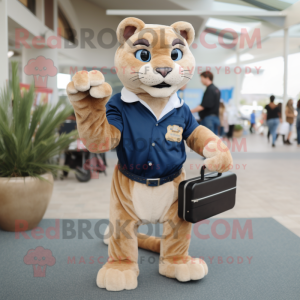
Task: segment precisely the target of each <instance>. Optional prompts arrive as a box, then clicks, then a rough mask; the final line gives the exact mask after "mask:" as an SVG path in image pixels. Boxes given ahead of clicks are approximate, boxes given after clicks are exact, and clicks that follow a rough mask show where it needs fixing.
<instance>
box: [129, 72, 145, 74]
mask: <svg viewBox="0 0 300 300" xmlns="http://www.w3.org/2000/svg"><path fill="white" fill-rule="evenodd" d="M134 73H139V74H144V73H142V72H131V73H130V74H134Z"/></svg>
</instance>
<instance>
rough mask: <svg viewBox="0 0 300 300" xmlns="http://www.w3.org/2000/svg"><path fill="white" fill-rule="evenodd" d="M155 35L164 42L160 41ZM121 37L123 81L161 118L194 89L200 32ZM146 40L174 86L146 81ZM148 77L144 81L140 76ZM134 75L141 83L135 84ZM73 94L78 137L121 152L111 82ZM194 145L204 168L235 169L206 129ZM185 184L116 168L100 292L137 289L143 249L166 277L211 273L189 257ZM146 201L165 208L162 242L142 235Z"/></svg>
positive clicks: (180, 29)
mask: <svg viewBox="0 0 300 300" xmlns="http://www.w3.org/2000/svg"><path fill="white" fill-rule="evenodd" d="M161 29H162V31H161ZM162 34H164V38H163V36H162ZM155 36H157V39H156V40H155ZM117 37H118V40H119V42H120V43H121V45H120V47H119V48H118V50H117V52H116V56H115V65H116V67H117V69H118V76H119V78H120V80H121V81H122V83H123V84H124V86H125V87H126V88H127V89H128V90H129V91H131V92H133V93H135V94H136V95H138V97H139V98H140V99H141V100H143V101H144V102H146V103H147V104H148V106H150V108H151V109H152V111H153V112H154V114H155V115H156V117H157V118H159V116H160V114H161V113H162V111H163V109H164V107H165V106H166V104H167V103H168V100H169V99H170V96H171V95H172V94H174V93H175V92H176V91H177V90H178V88H180V87H181V86H183V85H185V84H186V83H187V82H188V80H189V79H187V78H185V77H183V76H182V75H183V74H184V75H187V76H189V77H191V76H192V74H193V72H194V67H195V60H194V57H193V55H192V54H191V52H190V50H189V48H188V45H190V44H191V43H192V41H193V39H194V29H193V28H192V26H191V25H190V24H189V23H186V22H177V23H175V24H173V25H171V26H161V25H146V24H144V22H143V21H141V20H139V19H136V18H126V19H125V20H123V21H122V22H121V23H120V25H119V26H118V29H117ZM141 38H145V39H147V40H148V41H149V43H150V44H151V45H150V47H149V49H150V51H151V55H152V59H151V61H150V63H148V64H147V66H148V67H149V70H150V69H151V70H152V71H153V70H155V68H157V67H171V68H173V70H172V72H173V73H172V74H171V73H170V74H171V75H170V76H169V74H168V79H163V78H161V76H160V75H157V74H154V73H149V74H146V72H145V70H146V69H145V66H146V64H145V62H141V61H139V60H137V59H136V58H135V57H134V52H135V51H137V49H142V48H144V46H135V47H134V46H132V44H133V43H134V42H135V41H136V40H137V39H141ZM176 38H179V39H181V40H182V41H183V42H184V44H185V46H184V47H183V46H180V45H176V46H175V47H170V45H171V44H172V41H173V40H174V39H176ZM173 48H180V49H181V50H182V52H183V58H182V59H181V60H180V61H178V62H174V61H172V60H171V59H170V53H171V50H172V49H173ZM180 68H181V69H182V70H187V69H188V70H190V72H189V73H186V71H185V73H184V72H183V71H181V70H180ZM141 70H143V76H144V77H143V76H140V74H139V73H134V72H140V71H141ZM176 72H178V74H177V73H176ZM137 74H138V75H137ZM148 75H149V77H147V76H148ZM133 76H136V77H135V78H138V80H133V79H132V78H133ZM159 76H160V77H159ZM142 77H143V78H142ZM159 80H160V81H159ZM163 80H165V81H166V82H167V80H170V83H169V84H170V85H171V87H170V88H163V89H155V88H153V87H151V85H154V84H153V83H152V84H148V83H147V82H150V83H151V82H157V83H155V84H158V83H161V82H162V81H163ZM67 93H68V97H69V99H70V101H71V103H72V105H73V107H74V110H75V114H76V119H77V126H78V132H79V135H80V137H81V138H82V139H83V142H84V144H85V145H86V147H87V148H88V149H89V150H90V151H91V152H105V151H109V150H110V149H112V148H114V147H116V146H117V145H118V144H119V141H120V139H121V133H120V131H119V130H118V129H117V128H116V127H114V126H112V125H110V124H109V123H108V121H107V119H106V108H105V104H106V103H107V101H108V100H109V98H110V96H111V93H112V89H111V87H110V86H109V84H107V83H105V81H104V76H103V75H102V74H101V73H100V72H99V71H92V72H85V71H82V72H78V73H76V74H75V75H74V77H73V79H72V82H70V83H69V85H68V87H67ZM187 144H188V146H189V147H191V148H192V149H193V150H194V151H196V152H197V153H199V154H200V155H205V156H206V157H208V159H207V160H206V161H205V163H206V164H207V166H208V167H209V168H212V169H215V170H217V171H220V172H221V171H225V170H227V168H228V166H227V164H230V163H232V158H231V155H230V153H229V151H228V149H227V148H226V146H225V145H224V144H223V143H222V142H221V141H220V140H219V139H218V138H217V137H216V136H215V135H214V134H213V133H212V132H211V131H210V130H208V129H206V128H204V127H203V126H199V127H197V128H196V129H195V130H194V131H193V133H192V134H191V135H190V136H189V138H188V139H187ZM209 164H212V166H209ZM218 164H220V165H221V166H219V165H218ZM184 179H185V172H184V171H183V172H182V173H181V175H180V176H178V177H177V178H176V179H174V180H173V182H169V183H166V184H164V185H162V186H160V187H147V186H146V185H143V184H141V183H137V182H135V181H132V180H130V179H129V178H128V177H126V176H125V175H123V174H122V173H121V172H120V171H119V170H118V169H117V168H116V169H115V171H114V174H113V179H112V187H111V195H110V226H109V228H108V230H107V233H108V237H105V242H107V243H108V245H109V246H108V255H109V260H108V262H107V263H106V264H105V265H104V266H103V267H102V268H101V269H100V271H99V272H98V275H97V279H96V282H97V285H98V286H99V287H100V288H106V289H107V290H110V291H120V290H124V289H127V290H130V289H134V288H136V287H137V284H138V283H137V277H138V275H139V268H138V246H139V247H141V248H144V249H148V250H151V251H154V252H159V253H160V263H159V273H160V274H161V275H164V276H167V277H170V278H176V279H177V280H179V281H188V280H199V279H201V278H203V277H204V276H205V275H206V274H207V272H208V269H207V265H206V264H205V262H204V261H202V260H200V259H193V258H192V257H191V256H189V254H188V249H189V244H190V237H191V230H192V224H191V223H188V222H186V221H184V220H182V219H180V218H179V217H178V186H179V183H180V182H181V181H182V180H184ZM146 195H147V197H146ZM149 195H150V196H149ZM139 197H140V199H141V202H140V203H139ZM143 197H144V198H143ZM149 197H150V198H149ZM151 197H153V199H151ZM142 200H146V202H142ZM147 201H151V205H154V206H155V205H160V203H161V205H162V207H159V208H160V211H157V214H152V212H151V211H150V212H149V213H150V214H149V218H150V219H151V222H161V223H163V236H162V238H161V239H159V238H155V237H149V236H147V235H143V234H139V233H138V232H137V229H138V227H139V226H140V225H141V224H143V223H145V222H147V221H150V220H142V219H141V218H142V217H143V216H144V215H145V214H144V211H143V209H142V208H143V204H142V203H147ZM163 205H164V206H163Z"/></svg>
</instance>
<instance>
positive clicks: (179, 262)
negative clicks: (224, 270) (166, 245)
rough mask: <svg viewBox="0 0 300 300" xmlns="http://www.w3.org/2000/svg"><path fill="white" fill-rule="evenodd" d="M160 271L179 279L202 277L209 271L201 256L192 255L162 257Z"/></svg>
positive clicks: (162, 273)
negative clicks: (194, 256)
mask: <svg viewBox="0 0 300 300" xmlns="http://www.w3.org/2000/svg"><path fill="white" fill-rule="evenodd" d="M159 273H160V274H161V275H164V276H166V277H169V278H176V279H177V280H178V281H182V282H185V281H190V280H199V279H202V278H203V277H204V276H205V275H207V273H208V268H207V264H206V263H205V261H204V260H202V259H200V258H192V257H190V256H185V257H184V256H183V257H180V258H178V257H174V258H168V259H161V261H160V264H159Z"/></svg>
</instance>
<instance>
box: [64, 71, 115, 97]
mask: <svg viewBox="0 0 300 300" xmlns="http://www.w3.org/2000/svg"><path fill="white" fill-rule="evenodd" d="M67 93H68V96H69V99H70V100H71V101H79V100H81V99H84V98H85V97H86V96H87V95H88V94H90V95H91V96H92V97H93V98H97V99H101V98H106V97H109V96H110V95H111V94H112V88H111V86H110V85H109V84H108V83H106V82H104V76H103V75H102V73H101V72H100V71H97V70H93V71H90V72H87V71H79V72H77V73H76V74H75V75H74V76H73V78H72V81H71V82H70V83H69V84H68V86H67Z"/></svg>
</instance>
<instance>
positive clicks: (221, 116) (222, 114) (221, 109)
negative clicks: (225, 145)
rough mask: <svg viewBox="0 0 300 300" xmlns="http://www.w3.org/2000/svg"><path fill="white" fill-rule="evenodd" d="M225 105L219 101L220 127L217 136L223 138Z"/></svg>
mask: <svg viewBox="0 0 300 300" xmlns="http://www.w3.org/2000/svg"><path fill="white" fill-rule="evenodd" d="M224 115H225V105H224V103H223V102H222V101H221V102H220V106H219V119H220V127H219V136H220V137H223V136H224V118H225V116H224Z"/></svg>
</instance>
